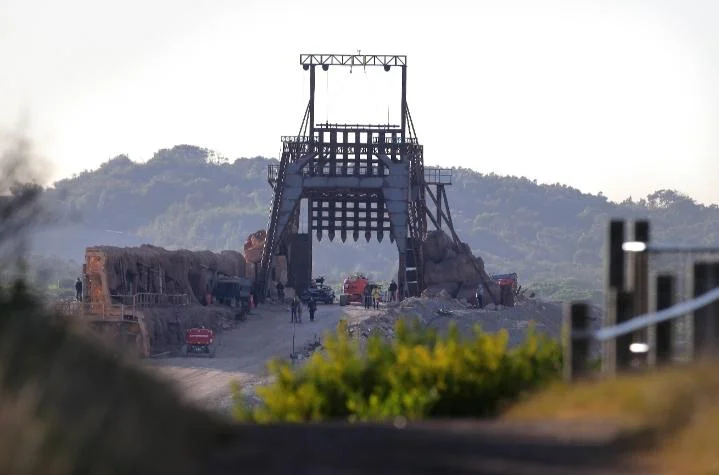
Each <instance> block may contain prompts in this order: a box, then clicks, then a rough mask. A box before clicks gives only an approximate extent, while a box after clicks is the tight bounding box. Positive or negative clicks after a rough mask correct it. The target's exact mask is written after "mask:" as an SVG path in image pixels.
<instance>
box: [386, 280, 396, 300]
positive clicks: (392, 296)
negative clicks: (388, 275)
mask: <svg viewBox="0 0 719 475" xmlns="http://www.w3.org/2000/svg"><path fill="white" fill-rule="evenodd" d="M387 290H389V300H390V302H394V301H395V299H396V298H397V282H395V281H394V280H393V281H392V282H391V283H390V284H389V288H388V289H387Z"/></svg>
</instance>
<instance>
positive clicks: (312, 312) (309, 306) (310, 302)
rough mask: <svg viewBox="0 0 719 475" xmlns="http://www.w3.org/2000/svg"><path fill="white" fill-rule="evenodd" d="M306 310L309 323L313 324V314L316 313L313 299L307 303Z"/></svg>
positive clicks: (315, 304)
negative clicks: (308, 314) (308, 313)
mask: <svg viewBox="0 0 719 475" xmlns="http://www.w3.org/2000/svg"><path fill="white" fill-rule="evenodd" d="M307 309H308V310H309V311H310V321H311V322H314V321H315V312H316V311H317V302H316V301H315V298H314V297H311V298H310V301H309V302H308V303H307Z"/></svg>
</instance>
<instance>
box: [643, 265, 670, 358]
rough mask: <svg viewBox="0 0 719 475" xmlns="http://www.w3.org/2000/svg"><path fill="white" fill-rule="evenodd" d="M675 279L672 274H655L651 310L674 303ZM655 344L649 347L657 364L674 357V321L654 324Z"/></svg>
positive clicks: (662, 308) (667, 306)
mask: <svg viewBox="0 0 719 475" xmlns="http://www.w3.org/2000/svg"><path fill="white" fill-rule="evenodd" d="M675 286H676V279H675V277H674V276H673V275H660V276H657V279H656V284H655V289H656V290H655V295H654V299H653V302H652V303H653V306H654V307H655V308H654V309H653V310H656V311H660V310H664V309H665V308H669V307H671V306H672V305H674V290H675ZM655 335H656V337H655V342H656V343H655V345H654V346H653V347H651V348H650V349H649V351H650V352H651V353H652V355H653V358H651V359H652V360H653V361H652V363H655V364H657V365H659V366H662V365H666V364H669V363H671V362H672V358H673V357H674V354H673V353H674V322H673V321H672V320H667V321H664V322H660V323H658V324H657V325H656V331H655Z"/></svg>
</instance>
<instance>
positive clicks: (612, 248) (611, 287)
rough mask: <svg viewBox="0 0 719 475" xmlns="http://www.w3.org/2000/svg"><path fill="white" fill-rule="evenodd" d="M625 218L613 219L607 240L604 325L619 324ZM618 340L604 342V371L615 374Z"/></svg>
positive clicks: (622, 284) (622, 288) (622, 286)
mask: <svg viewBox="0 0 719 475" xmlns="http://www.w3.org/2000/svg"><path fill="white" fill-rule="evenodd" d="M623 243H624V220H621V219H613V220H611V221H610V223H609V236H608V242H607V262H608V264H607V287H606V294H605V305H604V308H605V316H604V323H603V326H604V327H611V326H613V325H616V324H617V293H618V292H620V291H622V290H624V251H623V250H622V244H623ZM616 348H617V342H616V341H614V340H607V341H605V342H604V343H603V344H602V373H603V374H604V375H605V376H613V375H614V374H615V373H616V368H617V360H616V353H617V351H616Z"/></svg>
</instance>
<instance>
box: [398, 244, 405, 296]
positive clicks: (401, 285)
mask: <svg viewBox="0 0 719 475" xmlns="http://www.w3.org/2000/svg"><path fill="white" fill-rule="evenodd" d="M405 258H406V256H405V252H403V251H400V252H399V266H398V267H399V268H398V271H397V292H398V294H399V296H398V298H397V301H401V300H403V299H404V298H405V297H406V296H407V262H406V259H405Z"/></svg>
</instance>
